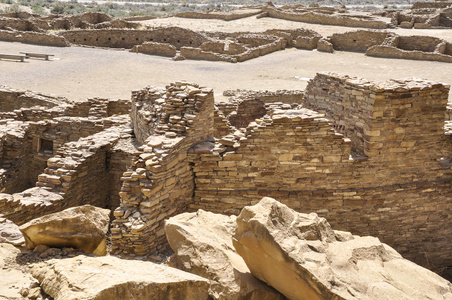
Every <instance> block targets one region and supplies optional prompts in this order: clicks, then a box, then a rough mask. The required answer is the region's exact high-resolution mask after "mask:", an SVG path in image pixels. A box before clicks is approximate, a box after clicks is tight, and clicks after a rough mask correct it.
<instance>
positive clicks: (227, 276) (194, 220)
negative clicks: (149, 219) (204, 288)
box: [165, 210, 283, 300]
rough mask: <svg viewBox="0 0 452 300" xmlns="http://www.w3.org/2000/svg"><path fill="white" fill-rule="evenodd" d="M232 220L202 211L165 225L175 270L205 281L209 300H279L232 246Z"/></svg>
mask: <svg viewBox="0 0 452 300" xmlns="http://www.w3.org/2000/svg"><path fill="white" fill-rule="evenodd" d="M235 219H236V217H235V216H225V215H220V214H214V213H211V212H206V211H203V210H198V211H197V212H196V213H184V214H180V215H177V216H175V217H172V218H170V219H168V220H167V221H166V222H165V232H166V237H167V239H168V241H169V243H170V246H171V248H172V249H173V250H174V252H175V254H174V255H173V256H172V257H171V258H170V263H171V264H172V265H173V266H175V267H176V268H178V269H181V270H184V271H187V272H190V273H193V274H196V275H199V276H202V277H205V278H208V279H209V280H210V289H209V294H210V296H211V297H212V298H213V299H231V300H233V299H250V300H251V299H256V300H258V299H259V300H261V299H262V300H264V299H282V298H283V296H282V295H281V294H279V293H278V292H276V291H275V290H273V289H272V288H270V287H269V286H267V285H266V284H265V283H263V282H261V281H259V280H257V279H256V278H255V277H254V276H253V275H251V273H250V272H249V269H248V267H247V266H246V264H245V262H244V261H243V259H242V258H241V257H240V256H239V255H238V254H237V252H236V251H235V250H234V247H233V245H232V234H233V233H234V231H235V229H236V220H235Z"/></svg>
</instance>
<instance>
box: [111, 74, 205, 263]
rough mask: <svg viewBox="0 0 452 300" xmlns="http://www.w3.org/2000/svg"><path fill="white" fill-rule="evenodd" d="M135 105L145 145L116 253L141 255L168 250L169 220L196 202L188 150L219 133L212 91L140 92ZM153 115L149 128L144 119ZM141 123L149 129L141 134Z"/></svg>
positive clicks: (179, 87) (126, 182) (119, 216)
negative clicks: (166, 226)
mask: <svg viewBox="0 0 452 300" xmlns="http://www.w3.org/2000/svg"><path fill="white" fill-rule="evenodd" d="M132 102H133V108H132V113H131V116H132V120H133V124H134V129H135V134H136V136H137V138H138V140H139V141H141V142H143V146H142V147H141V149H142V150H141V152H137V153H135V158H134V159H133V160H132V167H131V168H130V169H129V170H128V171H127V172H125V173H124V174H123V177H122V180H123V185H122V188H121V191H120V193H119V195H120V197H121V200H120V201H121V206H120V207H119V208H117V209H116V210H115V211H114V216H115V220H114V221H113V223H112V228H111V233H112V235H111V241H112V246H111V251H112V253H113V254H116V255H132V256H135V255H146V254H151V253H154V252H156V251H157V250H163V249H165V248H166V244H167V243H166V239H165V234H164V219H165V218H168V217H171V216H173V215H175V214H178V213H181V212H183V211H185V210H186V207H187V205H188V204H189V203H190V202H191V198H192V194H193V190H194V180H193V172H192V170H191V166H190V164H189V162H188V160H187V150H188V148H190V147H192V146H193V145H195V144H197V143H199V142H201V141H203V140H205V139H207V138H208V137H209V136H212V135H213V119H214V118H213V111H214V109H213V105H214V99H213V93H212V90H211V89H207V88H200V87H199V86H198V85H192V84H188V83H184V82H179V83H176V84H171V85H169V86H167V87H166V89H165V90H161V89H157V88H146V89H144V90H141V91H136V92H134V93H133V94H132ZM150 109H152V110H151V111H150ZM147 111H148V112H150V114H149V115H148V117H149V118H150V119H149V122H148V123H147V124H145V123H143V119H141V117H140V116H146V115H147V114H146V112H147ZM137 125H138V126H141V125H146V126H147V127H148V129H147V130H146V131H141V132H140V131H137V129H138V128H137ZM150 127H154V129H152V130H151V129H149V128H150ZM137 132H139V133H138V134H137Z"/></svg>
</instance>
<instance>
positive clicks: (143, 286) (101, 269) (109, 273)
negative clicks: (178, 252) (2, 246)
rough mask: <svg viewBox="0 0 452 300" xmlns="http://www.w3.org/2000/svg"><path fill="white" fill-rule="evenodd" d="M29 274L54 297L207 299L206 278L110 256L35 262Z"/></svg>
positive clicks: (71, 299)
mask: <svg viewBox="0 0 452 300" xmlns="http://www.w3.org/2000/svg"><path fill="white" fill-rule="evenodd" d="M31 273H32V274H33V276H34V277H35V278H37V279H38V280H39V282H40V283H41V286H42V288H43V289H44V291H45V292H46V293H47V294H48V295H50V296H51V297H53V298H54V299H55V300H62V299H64V300H80V299H83V300H91V299H96V300H111V299H121V300H129V299H130V300H132V299H134V300H140V299H143V300H144V299H168V300H170V299H174V300H179V299H193V300H195V299H196V300H198V299H200V300H202V299H207V298H208V293H207V289H208V288H209V282H208V280H206V279H204V278H202V277H199V276H196V275H193V274H190V273H186V272H183V271H180V270H177V269H174V268H170V267H167V266H163V265H158V264H154V263H151V262H142V261H138V260H122V259H119V258H116V257H112V256H100V257H89V256H83V255H80V256H77V257H74V258H68V259H62V260H55V259H52V260H48V261H46V262H41V263H39V264H36V265H35V266H34V267H33V268H32V269H31Z"/></svg>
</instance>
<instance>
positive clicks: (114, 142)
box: [0, 73, 452, 268]
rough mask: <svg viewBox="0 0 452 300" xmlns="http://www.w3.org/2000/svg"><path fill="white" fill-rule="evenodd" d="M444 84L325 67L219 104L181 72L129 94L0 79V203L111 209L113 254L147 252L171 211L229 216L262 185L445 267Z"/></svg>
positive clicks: (155, 246) (20, 216) (36, 208)
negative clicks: (57, 92) (305, 79)
mask: <svg viewBox="0 0 452 300" xmlns="http://www.w3.org/2000/svg"><path fill="white" fill-rule="evenodd" d="M448 93H449V86H446V85H443V84H441V83H436V82H428V81H424V80H416V79H407V80H391V81H388V82H384V83H378V82H369V81H366V80H363V79H357V78H351V77H348V76H344V75H337V74H330V73H320V74H318V75H317V76H316V77H315V78H314V79H313V80H311V81H310V82H309V85H308V88H307V89H306V91H305V92H304V93H300V92H296V91H294V92H285V93H279V94H278V93H273V94H269V95H265V94H259V93H252V92H246V93H243V94H239V95H235V96H233V98H234V97H235V98H234V99H233V100H231V102H229V103H218V104H214V98H213V93H212V90H211V89H209V88H204V87H199V86H198V85H196V84H189V83H186V82H177V83H173V84H170V85H168V86H167V87H166V88H163V89H162V88H157V87H147V88H145V89H143V90H140V91H134V92H133V93H132V99H131V101H130V102H129V101H119V100H108V99H90V100H88V101H86V102H83V103H71V102H70V101H69V100H66V99H62V98H58V99H56V98H52V97H48V96H45V95H39V94H34V93H31V92H23V91H17V90H12V89H7V88H3V89H2V91H1V94H0V95H1V102H0V103H2V106H1V110H2V115H1V116H2V119H3V121H2V123H3V125H2V191H3V194H2V195H1V198H0V208H1V211H2V214H3V215H4V217H6V218H8V219H10V220H11V221H13V222H15V223H17V224H23V223H25V222H27V221H29V220H31V219H33V218H35V217H38V216H42V215H45V214H49V213H52V212H56V211H60V210H62V209H64V208H68V207H72V206H78V205H83V204H92V205H96V206H100V207H105V208H111V209H113V210H114V220H113V222H112V225H111V248H110V251H111V254H114V255H121V256H145V255H150V254H153V253H156V252H159V251H163V250H165V249H166V247H167V242H166V239H165V235H164V230H163V225H164V220H165V219H166V218H168V217H170V216H173V215H176V214H178V213H181V212H185V211H196V210H197V209H200V208H202V209H205V210H209V211H213V212H221V213H228V214H237V213H238V212H239V211H240V210H241V209H242V208H243V207H244V206H246V205H251V204H254V203H256V202H257V201H258V200H260V198H262V196H271V197H274V198H277V199H279V200H280V201H282V202H283V203H285V204H286V205H288V206H289V207H292V208H294V209H296V210H297V211H301V212H312V211H314V212H317V213H318V214H319V215H321V216H324V217H326V218H327V219H328V220H329V221H330V222H331V223H332V224H334V226H335V227H336V228H338V229H340V230H347V231H351V232H353V233H354V234H359V235H374V236H377V237H379V238H380V239H381V240H382V241H384V242H385V243H388V244H389V245H391V246H393V247H395V249H396V250H398V251H399V252H400V253H401V254H403V255H404V256H406V257H407V258H409V259H411V260H413V261H415V262H417V263H420V264H423V265H428V266H430V267H432V268H434V267H444V266H448V265H450V264H451V261H450V255H449V254H450V251H451V249H450V243H449V238H450V228H451V224H450V220H449V219H450V218H448V215H449V214H450V213H451V203H450V200H451V199H450V193H451V180H452V172H451V166H452V165H451V157H452V140H451V133H452V132H451V128H450V122H451V120H450V111H448V110H446V105H447V99H448ZM129 111H130V114H129ZM446 112H447V113H448V117H447V119H445V116H446ZM344 221H345V222H344Z"/></svg>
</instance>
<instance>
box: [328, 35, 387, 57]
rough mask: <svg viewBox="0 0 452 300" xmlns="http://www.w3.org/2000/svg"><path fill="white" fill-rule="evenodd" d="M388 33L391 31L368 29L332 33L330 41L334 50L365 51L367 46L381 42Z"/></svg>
mask: <svg viewBox="0 0 452 300" xmlns="http://www.w3.org/2000/svg"><path fill="white" fill-rule="evenodd" d="M388 35H391V33H389V32H384V31H370V30H358V31H352V32H346V33H334V34H333V35H332V36H331V43H332V44H333V47H334V49H335V50H340V51H355V52H366V50H367V49H368V48H369V47H371V46H374V45H380V44H382V43H383V42H384V41H385V39H386V38H387V36H388Z"/></svg>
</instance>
